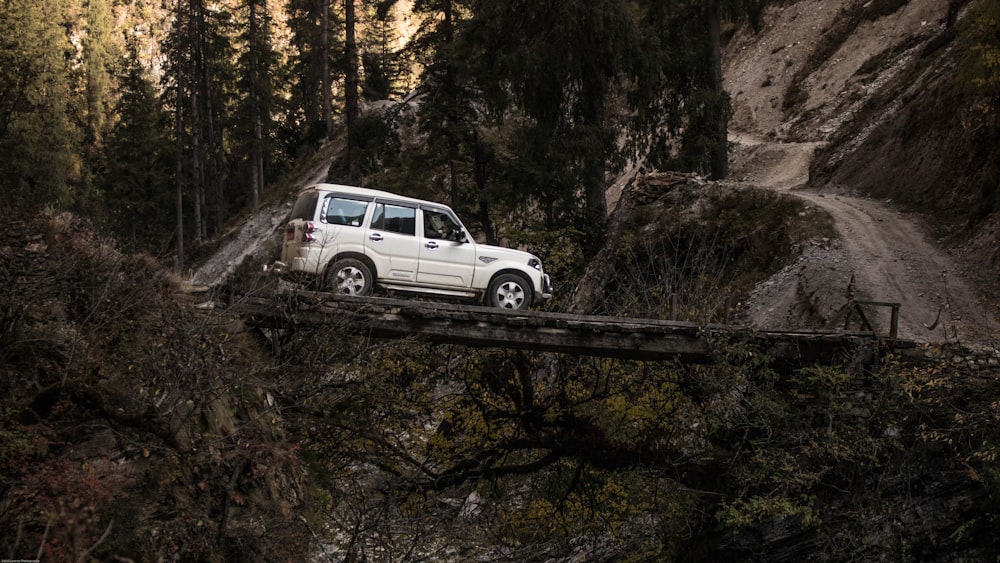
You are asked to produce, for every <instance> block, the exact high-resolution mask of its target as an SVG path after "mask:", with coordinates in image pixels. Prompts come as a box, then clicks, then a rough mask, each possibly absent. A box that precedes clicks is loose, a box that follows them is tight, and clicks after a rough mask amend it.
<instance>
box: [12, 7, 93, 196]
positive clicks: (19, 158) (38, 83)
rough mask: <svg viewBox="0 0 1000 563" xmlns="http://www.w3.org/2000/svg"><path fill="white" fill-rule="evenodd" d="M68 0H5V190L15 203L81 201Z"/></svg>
mask: <svg viewBox="0 0 1000 563" xmlns="http://www.w3.org/2000/svg"><path fill="white" fill-rule="evenodd" d="M67 17H68V15H67V5H66V2H65V1H64V0H43V1H32V0H12V1H10V2H4V3H3V4H2V6H0V153H2V154H3V155H4V156H3V159H2V161H0V190H2V191H3V192H4V193H5V194H8V195H9V197H10V198H11V201H12V202H13V203H18V204H21V203H28V202H31V203H33V204H36V205H37V204H38V203H47V202H60V203H72V202H73V201H74V192H73V187H74V185H75V183H76V182H77V181H78V180H79V179H80V177H81V168H82V163H81V154H80V144H81V143H80V141H81V136H80V130H79V128H78V127H77V124H76V123H75V122H74V120H73V119H72V118H71V115H72V113H73V111H74V99H73V95H74V91H73V78H72V75H71V65H72V62H73V61H74V60H75V56H74V55H75V50H74V48H73V46H72V44H71V43H70V41H69V37H68V36H67V28H66V27H63V25H62V24H63V23H65V19H66V18H67Z"/></svg>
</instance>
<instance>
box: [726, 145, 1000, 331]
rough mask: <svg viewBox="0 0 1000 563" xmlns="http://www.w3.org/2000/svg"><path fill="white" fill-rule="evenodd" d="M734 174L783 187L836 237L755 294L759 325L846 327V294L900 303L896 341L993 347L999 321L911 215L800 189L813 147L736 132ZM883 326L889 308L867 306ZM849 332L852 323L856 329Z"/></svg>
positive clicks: (742, 180)
mask: <svg viewBox="0 0 1000 563" xmlns="http://www.w3.org/2000/svg"><path fill="white" fill-rule="evenodd" d="M732 140H733V141H734V143H735V145H734V146H735V147H736V148H735V150H734V152H733V158H732V160H733V162H732V171H731V172H732V178H733V179H734V180H736V181H737V183H739V184H741V185H750V186H757V187H763V188H768V189H773V190H777V191H782V192H787V193H789V194H792V195H794V196H796V197H799V198H802V199H804V200H805V201H807V202H809V204H810V205H814V206H816V207H818V208H820V209H823V210H824V211H826V212H827V213H829V214H830V215H831V216H832V218H833V220H834V223H835V226H836V229H837V232H838V234H839V238H838V239H835V240H825V241H817V242H816V244H814V245H812V246H811V247H809V248H807V249H805V250H804V252H803V255H802V257H801V258H800V260H799V261H798V262H797V263H795V264H793V265H791V266H789V267H787V268H785V269H784V270H782V271H781V272H779V273H778V274H777V275H775V276H774V277H772V278H771V279H770V280H768V281H767V282H766V283H764V284H762V285H761V286H760V287H758V289H757V290H756V291H755V292H754V295H753V298H752V300H751V303H750V306H749V315H750V320H751V322H753V323H754V324H757V325H758V326H761V327H764V328H779V327H788V326H803V325H808V326H816V325H824V326H841V327H842V326H843V317H838V316H837V314H838V312H840V311H841V310H842V308H843V306H844V305H846V304H847V303H848V301H849V298H850V295H849V292H851V294H852V295H853V297H854V298H855V299H857V300H863V301H879V302H894V303H899V304H900V309H899V333H898V334H899V337H901V338H905V339H910V340H916V341H918V342H960V343H962V344H966V345H969V346H972V347H983V346H991V345H995V344H996V343H997V342H998V341H1000V325H998V324H997V322H996V320H995V319H993V318H991V317H990V315H989V314H988V313H987V310H988V308H987V306H986V305H987V304H986V303H984V302H983V300H982V299H981V297H980V296H979V295H977V292H976V290H975V289H974V288H973V287H971V286H970V284H968V283H967V282H966V279H965V278H966V275H965V272H964V271H963V269H962V266H961V265H960V264H958V263H956V262H955V260H953V259H952V258H951V257H950V256H949V255H948V254H947V253H946V252H945V251H943V250H942V249H940V248H939V247H937V246H936V245H934V244H933V243H932V242H930V241H929V240H928V237H927V234H926V232H925V231H924V230H923V229H922V228H921V227H919V226H918V224H917V223H916V222H915V221H914V220H912V219H911V218H909V217H907V216H905V215H903V214H902V213H900V212H898V211H895V210H893V209H891V208H890V207H888V206H887V205H885V204H883V203H882V202H878V201H873V200H870V199H862V198H857V197H850V196H847V195H841V194H836V193H821V192H817V191H812V190H808V189H805V186H806V184H807V182H808V171H809V162H810V159H811V157H812V154H813V152H814V151H815V149H816V147H818V146H820V143H777V142H763V141H761V140H760V139H756V138H753V137H751V136H748V135H734V136H733V138H732ZM863 309H864V311H865V313H866V315H867V316H869V317H871V318H872V319H873V322H874V323H875V324H876V325H877V328H878V329H879V330H880V331H882V332H887V331H888V330H889V320H890V315H891V309H889V308H887V307H870V306H869V307H864V308H863ZM853 327H854V328H857V327H858V324H857V323H855V324H854V325H853Z"/></svg>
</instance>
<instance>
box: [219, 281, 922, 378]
mask: <svg viewBox="0 0 1000 563" xmlns="http://www.w3.org/2000/svg"><path fill="white" fill-rule="evenodd" d="M229 311H230V312H231V313H233V314H237V315H241V316H243V317H245V318H247V322H248V323H250V324H256V325H257V326H261V327H269V328H287V327H292V326H295V325H309V324H319V325H322V324H331V325H338V326H339V325H342V324H344V323H348V324H354V325H356V326H358V327H359V328H363V329H365V330H367V331H368V332H370V333H371V334H372V335H374V336H379V337H388V338H401V337H408V336H414V335H416V336H420V337H422V338H426V339H428V340H429V341H431V342H450V343H454V344H466V345H470V346H488V347H509V348H521V349H531V350H537V351H543V352H563V353H570V354H579V355H593V356H605V357H617V358H632V359H641V360H671V359H676V360H679V361H683V362H705V361H711V359H712V354H713V350H714V347H715V346H716V344H715V342H717V341H718V340H719V339H720V338H721V339H723V340H728V339H729V338H730V337H733V336H735V337H738V338H742V339H747V340H749V341H751V342H753V343H755V344H756V345H758V346H760V347H761V348H762V349H764V350H765V351H766V352H767V353H770V354H772V355H773V356H775V357H777V358H780V359H785V360H791V361H799V362H826V363H829V362H839V361H846V359H847V358H849V357H854V356H857V354H859V353H860V354H862V355H863V356H864V355H868V356H872V355H873V354H874V353H875V350H876V347H877V342H876V341H875V340H874V339H873V338H872V335H871V333H856V332H847V331H817V330H782V331H754V330H750V329H747V328H745V327H733V326H729V327H727V326H722V325H706V326H699V325H696V324H693V323H674V322H669V321H662V320H659V319H627V318H618V317H601V316H592V315H569V314H563V313H546V312H540V311H506V310H502V309H494V308H484V307H475V306H469V305H461V304H453V303H434V302H422V301H420V302H415V301H407V300H399V299H384V298H350V297H346V296H339V295H331V294H320V293H316V292H296V293H294V294H291V295H282V296H279V298H277V299H267V298H263V297H251V296H247V297H245V298H244V297H240V298H237V299H234V300H232V301H231V303H230V306H229ZM892 342H894V343H897V344H899V345H903V346H905V344H906V343H900V342H898V341H895V340H893V341H892Z"/></svg>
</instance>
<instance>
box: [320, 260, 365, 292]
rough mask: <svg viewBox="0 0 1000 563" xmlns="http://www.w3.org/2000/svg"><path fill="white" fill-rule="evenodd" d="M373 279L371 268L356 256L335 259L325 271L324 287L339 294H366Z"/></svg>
mask: <svg viewBox="0 0 1000 563" xmlns="http://www.w3.org/2000/svg"><path fill="white" fill-rule="evenodd" d="M374 281H375V278H374V276H372V271H371V268H369V267H368V266H367V265H366V264H365V263H364V262H362V261H361V260H358V259H356V258H344V259H343V260H337V261H336V262H335V263H334V264H333V265H332V266H330V267H329V268H328V269H327V271H326V289H327V290H328V291H331V292H333V293H337V294H340V295H368V294H370V293H371V292H372V286H373V284H374Z"/></svg>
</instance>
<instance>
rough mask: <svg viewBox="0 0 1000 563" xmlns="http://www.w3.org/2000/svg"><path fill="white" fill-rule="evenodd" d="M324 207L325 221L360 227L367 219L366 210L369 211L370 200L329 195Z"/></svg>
mask: <svg viewBox="0 0 1000 563" xmlns="http://www.w3.org/2000/svg"><path fill="white" fill-rule="evenodd" d="M323 207H324V208H325V209H324V211H323V217H322V220H323V221H325V222H327V223H330V224H332V225H349V226H351V227H360V226H361V223H362V222H363V221H364V220H365V211H368V202H367V201H358V200H356V199H345V198H342V197H336V196H327V197H326V202H325V203H324V205H323Z"/></svg>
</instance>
